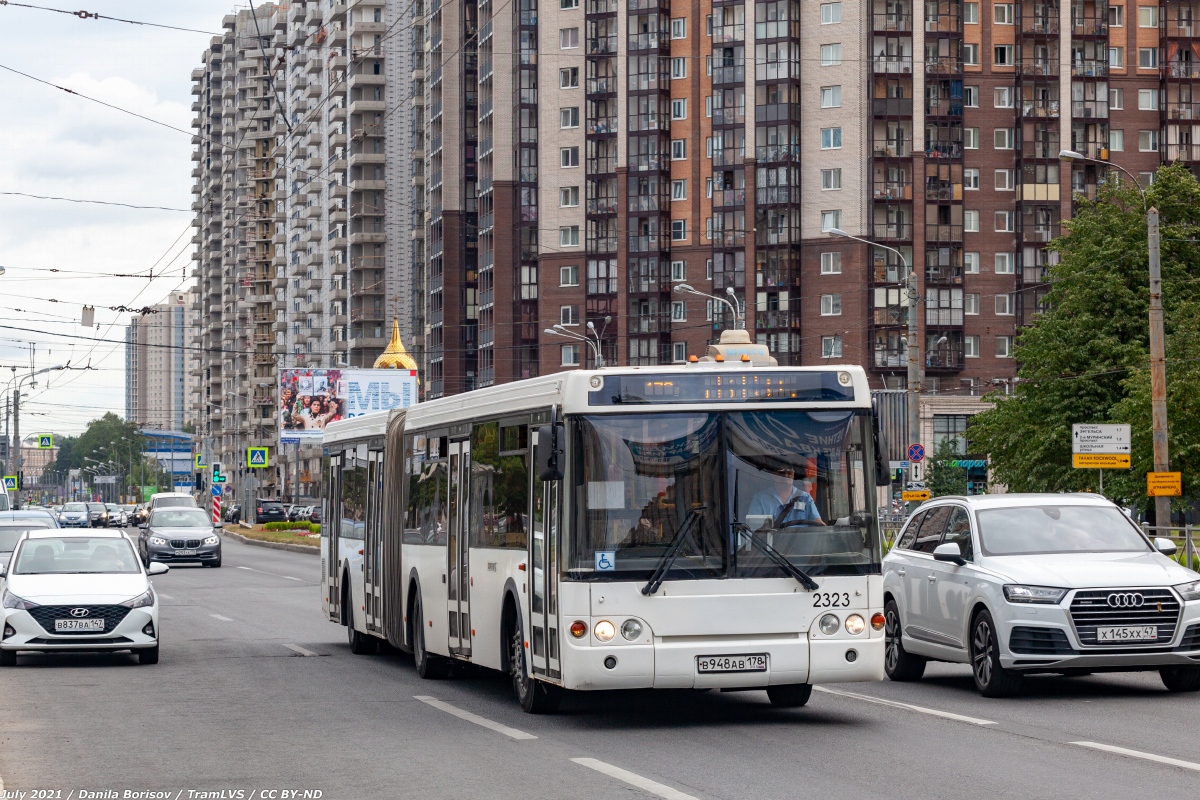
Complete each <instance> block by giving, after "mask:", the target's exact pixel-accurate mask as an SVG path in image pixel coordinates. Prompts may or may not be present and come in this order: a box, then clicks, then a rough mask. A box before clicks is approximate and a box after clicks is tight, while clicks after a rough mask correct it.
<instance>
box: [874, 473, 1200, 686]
mask: <svg viewBox="0 0 1200 800" xmlns="http://www.w3.org/2000/svg"><path fill="white" fill-rule="evenodd" d="M1174 553H1175V545H1174V543H1173V542H1171V540H1170V539H1161V538H1156V539H1153V540H1151V539H1149V538H1147V537H1146V535H1145V534H1144V533H1143V532H1142V530H1141V529H1140V528H1139V527H1138V526H1137V525H1135V524H1134V523H1133V522H1132V521H1130V519H1129V517H1127V516H1126V515H1125V514H1124V513H1123V512H1122V511H1121V509H1120V508H1118V507H1117V506H1116V505H1114V504H1113V503H1112V502H1110V501H1109V500H1107V499H1106V498H1104V497H1101V496H1099V495H1094V494H991V495H976V496H971V497H939V498H936V499H934V500H932V501H930V502H927V503H925V504H924V505H922V506H921V507H920V508H919V509H918V510H917V512H916V513H914V514H913V515H912V517H910V518H909V520H908V522H907V523H906V524H905V526H904V528H903V530H902V531H901V532H900V535H899V537H898V538H897V541H896V546H895V547H894V548H893V549H892V551H891V552H890V553H888V555H887V556H885V557H884V559H883V592H884V617H885V628H884V630H885V642H886V649H885V655H884V669H885V671H886V673H887V675H888V676H889V677H890V678H891V679H892V680H896V681H912V680H918V679H919V678H920V677H921V675H922V674H923V673H924V671H925V664H926V662H928V661H950V662H960V663H964V664H970V665H971V668H972V674H973V675H974V680H975V687H976V688H977V689H978V690H979V692H980V693H981V694H983V695H984V696H987V697H1000V696H1005V695H1010V694H1014V693H1016V692H1017V691H1019V689H1020V688H1021V683H1022V678H1023V676H1024V675H1027V674H1030V673H1037V672H1043V673H1045V672H1052V673H1062V674H1066V675H1081V674H1087V673H1092V672H1132V671H1139V670H1157V671H1158V673H1159V675H1160V677H1161V678H1162V682H1163V684H1164V685H1165V686H1166V687H1167V689H1168V690H1170V691H1172V692H1194V691H1197V690H1200V573H1196V572H1193V571H1192V570H1190V569H1187V568H1186V567H1183V566H1181V565H1179V564H1178V563H1176V562H1175V561H1174V560H1173V559H1171V558H1169V556H1170V555H1172V554H1174Z"/></svg>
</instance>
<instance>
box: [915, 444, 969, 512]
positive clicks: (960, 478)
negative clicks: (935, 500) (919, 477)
mask: <svg viewBox="0 0 1200 800" xmlns="http://www.w3.org/2000/svg"><path fill="white" fill-rule="evenodd" d="M960 457H961V456H960V454H959V452H958V446H957V445H956V444H955V440H954V439H952V438H951V437H949V436H947V437H946V438H944V439H942V441H940V442H939V443H938V446H937V450H935V451H934V453H933V458H931V459H929V477H928V479H927V480H926V482H925V486H926V487H927V488H928V489H929V491H930V493H932V494H933V496H934V497H945V496H946V495H948V494H966V493H967V469H966V467H956V466H950V462H951V461H956V460H958V459H959V458H960Z"/></svg>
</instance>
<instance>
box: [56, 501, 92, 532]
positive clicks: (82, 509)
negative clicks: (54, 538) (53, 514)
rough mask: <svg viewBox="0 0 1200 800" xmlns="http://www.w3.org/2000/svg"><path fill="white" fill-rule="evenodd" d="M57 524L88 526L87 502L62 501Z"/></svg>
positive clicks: (76, 526) (67, 526)
mask: <svg viewBox="0 0 1200 800" xmlns="http://www.w3.org/2000/svg"><path fill="white" fill-rule="evenodd" d="M58 524H59V525H61V526H63V527H64V528H89V527H91V522H90V521H89V520H88V507H87V503H63V507H62V513H61V514H59V516H58Z"/></svg>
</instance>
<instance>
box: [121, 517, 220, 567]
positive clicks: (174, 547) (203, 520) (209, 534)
mask: <svg viewBox="0 0 1200 800" xmlns="http://www.w3.org/2000/svg"><path fill="white" fill-rule="evenodd" d="M218 528H219V525H218V526H215V527H214V526H213V524H212V520H211V519H209V516H208V512H207V511H203V510H202V509H199V508H177V507H169V508H156V509H155V510H154V511H152V512H151V513H150V520H149V521H148V522H147V523H145V525H144V526H143V527H142V529H141V533H140V534H139V535H138V551H139V554H140V555H141V557H142V563H143V564H150V563H152V562H154V561H164V562H171V563H175V562H178V561H191V562H198V563H201V564H203V565H204V566H206V567H219V566H221V537H220V535H218V533H217V530H218Z"/></svg>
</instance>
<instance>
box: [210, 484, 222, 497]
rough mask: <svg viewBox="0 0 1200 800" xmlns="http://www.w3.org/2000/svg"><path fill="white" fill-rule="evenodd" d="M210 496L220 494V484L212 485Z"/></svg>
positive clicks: (218, 495)
mask: <svg viewBox="0 0 1200 800" xmlns="http://www.w3.org/2000/svg"><path fill="white" fill-rule="evenodd" d="M212 496H213V497H220V496H221V487H220V486H214V487H212Z"/></svg>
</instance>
